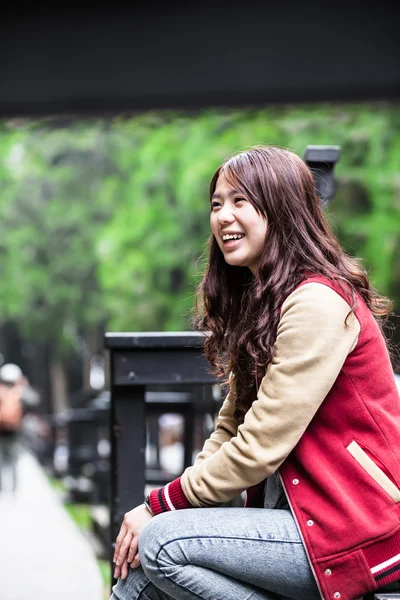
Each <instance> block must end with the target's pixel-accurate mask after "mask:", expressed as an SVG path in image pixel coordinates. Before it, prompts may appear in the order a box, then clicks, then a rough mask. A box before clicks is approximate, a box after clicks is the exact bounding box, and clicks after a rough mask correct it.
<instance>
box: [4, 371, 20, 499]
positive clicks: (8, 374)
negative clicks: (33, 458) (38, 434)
mask: <svg viewBox="0 0 400 600" xmlns="http://www.w3.org/2000/svg"><path fill="white" fill-rule="evenodd" d="M25 387H26V379H25V378H24V376H23V373H22V371H21V369H20V367H19V366H18V365H15V364H12V363H8V364H5V365H3V366H2V367H1V368H0V490H1V489H2V488H3V483H4V474H5V471H7V470H8V471H9V472H10V473H11V478H12V484H11V489H12V492H14V493H15V491H16V489H17V463H18V453H19V441H20V435H21V428H22V416H23V405H22V395H23V390H24V388H25Z"/></svg>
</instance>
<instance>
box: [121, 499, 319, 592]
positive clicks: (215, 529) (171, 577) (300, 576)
mask: <svg viewBox="0 0 400 600" xmlns="http://www.w3.org/2000/svg"><path fill="white" fill-rule="evenodd" d="M139 554H140V560H141V567H139V568H137V569H129V574H128V577H127V579H126V580H125V581H122V580H121V579H120V580H119V581H118V582H117V584H116V585H115V586H114V588H113V594H112V596H111V599H110V600H139V599H140V600H169V599H171V598H175V600H195V599H196V600H198V599H201V600H250V599H251V600H270V599H274V600H277V598H285V599H286V598H290V599H293V600H303V599H304V600H320V594H319V592H318V588H317V585H316V583H315V579H314V576H313V574H312V571H311V568H310V566H309V563H308V560H307V557H306V554H305V551H304V547H303V544H302V541H301V539H300V536H299V533H298V530H297V526H296V524H295V522H294V519H293V516H292V514H291V512H290V511H289V510H268V509H264V508H222V507H221V508H197V509H187V510H179V511H173V512H168V513H163V514H161V515H158V516H156V517H154V518H153V519H151V521H149V523H148V524H147V525H146V527H145V528H144V529H143V531H142V534H141V537H140V541H139Z"/></svg>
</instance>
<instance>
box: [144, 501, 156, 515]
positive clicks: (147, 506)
mask: <svg viewBox="0 0 400 600" xmlns="http://www.w3.org/2000/svg"><path fill="white" fill-rule="evenodd" d="M143 504H144V505H145V507H146V508H147V510H148V511H149V513H150V514H151V516H152V517H154V513H153V511H152V510H151V505H150V496H146V498H145V499H144V501H143Z"/></svg>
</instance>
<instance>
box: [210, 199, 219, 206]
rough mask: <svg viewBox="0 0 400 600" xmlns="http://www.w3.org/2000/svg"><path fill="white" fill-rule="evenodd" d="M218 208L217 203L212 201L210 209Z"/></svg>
mask: <svg viewBox="0 0 400 600" xmlns="http://www.w3.org/2000/svg"><path fill="white" fill-rule="evenodd" d="M218 206H221V205H220V203H219V202H216V201H215V200H214V202H211V208H218Z"/></svg>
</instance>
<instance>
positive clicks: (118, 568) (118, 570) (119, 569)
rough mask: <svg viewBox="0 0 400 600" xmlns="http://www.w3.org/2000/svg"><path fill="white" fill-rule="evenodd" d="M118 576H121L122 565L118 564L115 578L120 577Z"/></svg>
mask: <svg viewBox="0 0 400 600" xmlns="http://www.w3.org/2000/svg"><path fill="white" fill-rule="evenodd" d="M118 577H121V567H118V565H117V566H116V567H115V569H114V578H115V579H118Z"/></svg>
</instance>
